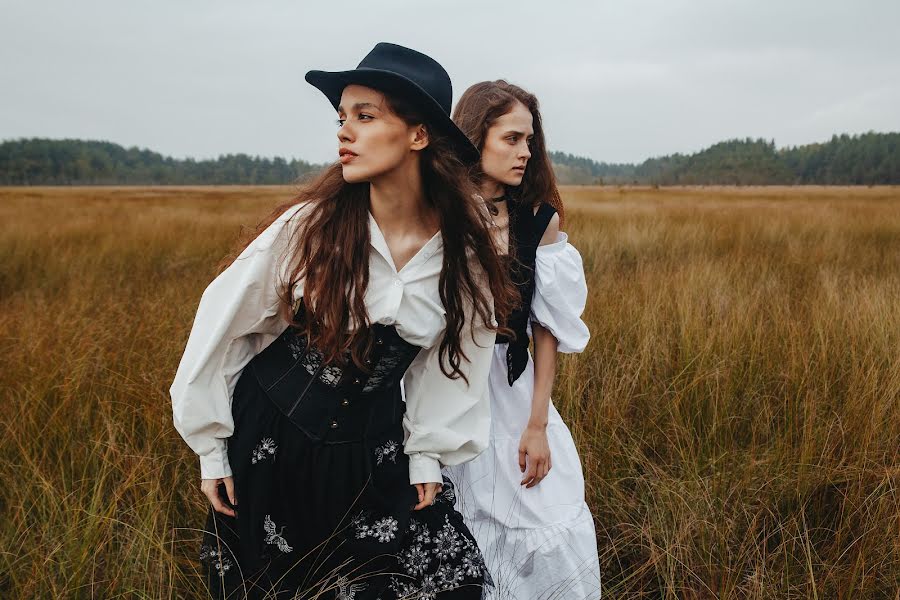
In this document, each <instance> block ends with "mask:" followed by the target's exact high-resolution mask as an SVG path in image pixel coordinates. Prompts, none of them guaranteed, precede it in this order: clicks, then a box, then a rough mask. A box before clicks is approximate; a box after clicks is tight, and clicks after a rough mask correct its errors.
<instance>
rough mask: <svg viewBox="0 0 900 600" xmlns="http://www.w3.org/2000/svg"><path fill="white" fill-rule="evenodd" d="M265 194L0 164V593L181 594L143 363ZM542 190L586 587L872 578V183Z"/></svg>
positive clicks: (875, 466)
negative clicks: (572, 278) (574, 272)
mask: <svg viewBox="0 0 900 600" xmlns="http://www.w3.org/2000/svg"><path fill="white" fill-rule="evenodd" d="M291 193H292V188H290V187H185V188H174V187H157V188H106V187H104V188H99V187H98V188H0V219H2V222H3V228H2V232H0V334H2V335H0V390H2V398H0V597H3V598H54V597H59V598H114V597H123V598H201V597H203V594H202V589H201V588H200V579H199V577H198V576H197V567H198V564H197V562H196V561H195V557H196V554H197V544H198V539H199V534H198V533H197V531H196V530H197V528H199V527H201V526H202V523H203V515H204V512H205V499H204V498H203V497H202V496H201V494H200V492H199V471H198V466H197V461H196V459H195V457H194V455H193V454H192V453H191V452H190V450H189V449H188V448H187V446H186V445H185V444H184V443H183V442H182V440H181V438H180V437H179V436H178V434H177V433H176V432H175V430H174V429H173V427H172V417H171V408H170V400H169V397H168V387H169V385H170V383H171V380H172V377H173V376H174V372H175V368H176V366H177V364H178V360H179V358H180V356H181V351H182V350H183V348H184V343H185V342H186V339H187V334H188V332H189V330H190V326H191V322H192V319H193V316H194V311H195V310H196V307H197V303H198V301H199V298H200V294H201V293H202V291H203V289H204V288H205V286H206V284H207V283H208V282H209V281H210V280H211V279H212V277H213V276H214V274H215V267H216V264H217V263H218V261H219V260H220V259H221V257H222V256H223V255H224V254H225V253H226V252H227V251H228V250H229V249H230V246H231V244H232V243H233V242H234V240H235V238H236V236H237V235H238V234H239V233H240V231H241V227H242V226H251V227H252V226H253V225H255V223H256V222H257V221H258V220H260V219H261V218H262V217H263V216H264V215H265V214H266V213H268V212H269V210H270V209H271V208H272V207H273V206H274V205H276V204H278V203H280V202H282V201H284V200H285V199H287V198H289V197H290V195H291ZM564 198H565V200H566V202H567V208H568V211H567V215H566V223H565V226H564V229H566V230H567V231H568V232H569V234H570V239H571V241H572V242H573V243H574V244H575V245H576V246H577V247H578V248H579V249H580V250H581V253H582V256H583V257H584V262H585V269H586V271H587V275H588V284H589V286H590V291H591V296H590V301H589V305H588V309H587V313H586V320H587V322H588V325H589V326H590V329H591V332H592V334H593V337H592V341H591V343H590V345H589V346H588V349H587V351H586V352H585V353H584V354H582V355H577V356H566V357H564V359H563V360H562V361H561V368H560V372H559V376H558V379H557V385H556V391H555V394H554V401H555V403H556V405H557V406H558V407H559V409H560V412H561V413H562V415H563V418H564V419H565V420H566V421H567V423H568V424H569V425H570V427H571V429H572V432H573V434H574V436H575V439H576V443H577V444H578V447H579V450H580V452H581V457H582V462H583V465H584V468H585V476H586V480H587V489H588V495H589V497H588V502H589V504H590V506H591V508H592V510H593V512H594V516H595V519H596V525H597V532H598V541H599V545H600V552H601V563H602V564H601V570H602V574H603V584H604V596H605V597H607V598H735V599H737V598H754V599H755V598H759V599H762V598H797V599H800V598H804V599H806V598H820V599H826V598H840V599H844V598H847V599H849V598H854V599H856V598H898V597H900V595H898V594H900V592H898V589H900V188H897V187H870V188H832V187H827V188H826V187H798V188H790V187H784V188H779V187H757V188H754V187H737V188H736V187H719V188H716V187H696V188H690V187H679V188H658V189H656V188H651V187H645V188H640V187H612V186H607V187H569V188H565V189H564ZM521 600H527V599H521Z"/></svg>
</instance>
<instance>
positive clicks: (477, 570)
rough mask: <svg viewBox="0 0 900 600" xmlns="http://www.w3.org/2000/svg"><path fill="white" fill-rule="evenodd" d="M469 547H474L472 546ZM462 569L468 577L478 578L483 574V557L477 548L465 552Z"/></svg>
mask: <svg viewBox="0 0 900 600" xmlns="http://www.w3.org/2000/svg"><path fill="white" fill-rule="evenodd" d="M469 545H471V546H474V544H469ZM462 569H463V571H464V572H465V574H466V575H468V576H469V577H479V576H481V575H482V574H483V573H484V571H485V567H484V556H482V554H481V552H480V551H479V550H478V548H474V549H470V550H466V553H465V555H464V556H463V558H462Z"/></svg>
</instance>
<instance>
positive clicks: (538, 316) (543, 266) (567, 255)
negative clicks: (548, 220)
mask: <svg viewBox="0 0 900 600" xmlns="http://www.w3.org/2000/svg"><path fill="white" fill-rule="evenodd" d="M568 240H569V238H568V236H567V235H566V234H565V233H564V232H559V233H558V234H557V236H556V241H555V242H554V243H552V244H547V245H544V246H539V247H538V249H537V256H536V258H535V269H534V284H535V285H534V296H532V299H531V321H533V322H535V323H538V324H540V325H541V326H543V327H544V328H545V329H548V330H549V331H550V333H552V334H553V337H555V338H556V339H557V341H558V342H559V345H558V346H557V351H558V352H566V353H569V352H581V351H583V350H584V348H585V347H586V346H587V343H588V341H589V340H590V337H591V333H590V331H589V330H588V327H587V324H586V323H585V322H584V321H583V320H582V318H581V315H582V314H583V313H584V308H585V305H586V304H587V282H586V281H585V276H584V266H583V264H582V260H581V254H579V253H578V250H577V249H576V248H575V247H574V246H573V245H572V244H570V243H569V242H568Z"/></svg>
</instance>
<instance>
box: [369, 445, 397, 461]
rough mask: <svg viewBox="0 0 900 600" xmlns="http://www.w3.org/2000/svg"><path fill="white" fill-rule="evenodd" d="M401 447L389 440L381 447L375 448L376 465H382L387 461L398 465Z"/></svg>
mask: <svg viewBox="0 0 900 600" xmlns="http://www.w3.org/2000/svg"><path fill="white" fill-rule="evenodd" d="M398 448H399V445H398V444H397V442H395V441H394V440H388V441H387V442H385V443H384V444H382V445H381V446H378V447H377V448H375V464H378V465H380V464H381V463H383V462H384V461H386V460H390V461H391V462H392V463H394V464H396V463H397V450H398Z"/></svg>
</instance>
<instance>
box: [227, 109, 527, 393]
mask: <svg viewBox="0 0 900 600" xmlns="http://www.w3.org/2000/svg"><path fill="white" fill-rule="evenodd" d="M385 100H386V102H387V104H388V106H389V107H390V108H391V110H393V112H394V113H395V114H397V115H398V116H399V117H400V118H401V119H403V121H404V122H406V123H407V124H409V125H415V124H424V125H425V127H426V129H427V130H428V133H429V143H428V146H427V147H426V148H424V149H423V150H421V154H420V156H421V160H420V165H421V174H422V181H423V184H424V191H425V201H426V202H427V203H428V205H429V206H431V207H434V208H435V209H436V211H437V213H438V215H439V219H440V228H441V237H442V240H443V245H444V249H443V267H442V269H441V275H440V282H439V292H440V298H441V302H442V304H443V307H444V310H445V311H446V319H447V327H446V330H445V332H444V335H443V337H442V339H441V343H440V357H441V361H440V363H441V370H442V371H443V372H444V374H445V375H447V376H448V377H451V378H456V377H459V376H462V377H463V379H466V378H465V375H463V373H462V371H461V370H460V368H459V367H460V363H461V360H462V359H468V357H467V356H466V355H465V353H464V352H463V351H462V350H461V348H460V339H461V336H462V335H463V327H464V324H465V321H466V312H468V311H471V313H472V319H471V322H470V331H469V334H470V335H471V334H472V333H473V330H474V328H475V326H476V321H478V322H479V323H482V324H485V325H486V326H487V327H489V328H491V329H497V327H496V326H494V325H493V324H492V323H493V320H492V314H496V317H497V321H498V322H500V323H504V322H505V321H506V316H507V315H508V314H509V312H510V309H511V303H512V301H513V298H514V295H515V288H514V287H513V286H512V283H511V282H510V280H509V276H508V274H507V273H506V270H505V269H504V268H503V263H502V259H501V258H500V256H499V254H498V252H497V248H496V246H495V242H494V240H493V236H492V235H491V234H490V231H489V221H488V216H487V213H486V211H485V210H484V207H483V206H482V204H481V201H480V198H479V197H478V196H477V190H476V188H475V185H474V183H473V181H472V178H471V168H470V167H468V166H467V165H465V164H464V163H463V162H462V161H461V160H460V159H459V157H458V156H457V154H456V152H455V151H454V150H453V149H452V147H451V146H450V144H449V142H448V140H447V139H446V138H445V137H443V136H442V135H440V134H439V133H438V132H436V131H435V129H434V128H432V127H429V124H428V122H427V120H426V119H425V118H423V117H422V115H421V114H419V113H418V112H417V111H416V110H415V109H414V107H413V106H412V105H411V104H410V103H408V102H406V101H404V100H402V99H399V98H394V97H390V96H388V95H387V94H385ZM301 202H308V203H310V206H309V207H308V208H307V209H304V210H301V211H299V212H300V214H301V215H302V220H303V223H302V224H300V225H301V226H300V227H295V228H293V229H294V235H293V236H292V239H291V240H289V242H288V251H287V253H286V255H285V257H284V260H287V261H288V265H290V268H289V269H285V270H284V271H282V272H287V273H289V274H290V275H289V279H288V281H286V282H284V286H283V289H280V290H279V295H280V296H281V300H282V302H281V307H280V310H281V315H282V316H283V317H284V318H285V320H287V321H288V322H290V323H291V324H292V325H294V326H296V327H298V328H300V329H301V330H302V331H304V333H305V334H306V335H308V336H309V343H310V344H311V345H315V346H317V347H318V348H319V350H321V351H322V352H323V354H324V355H325V360H326V361H337V362H339V363H340V362H343V361H344V360H345V358H346V357H349V358H350V359H352V361H353V362H354V363H355V364H356V365H357V366H359V367H360V368H363V369H365V366H364V364H365V363H364V361H365V356H366V355H367V354H368V352H369V351H370V349H371V340H370V339H369V338H370V336H369V332H368V326H369V325H370V322H369V318H368V313H367V311H366V306H365V302H364V299H365V295H366V288H367V286H368V284H369V252H370V246H369V244H370V238H369V216H368V215H369V212H368V210H369V183H347V182H346V181H344V177H343V174H342V167H341V165H340V163H334V164H332V165H330V166H329V167H327V168H326V169H325V170H324V172H322V173H321V174H319V175H318V176H317V177H315V179H313V180H312V181H311V182H309V183H308V184H306V185H303V186H302V187H301V189H300V190H299V192H298V193H297V195H296V196H295V197H294V198H293V199H292V200H291V201H290V202H288V203H285V204H283V205H281V206H278V207H276V208H275V209H274V211H273V212H272V213H271V214H270V215H269V216H268V217H267V218H266V219H265V220H264V221H263V222H261V223H260V224H259V225H258V226H257V228H256V231H255V232H254V233H253V237H254V238H255V237H256V236H257V235H259V233H260V232H262V230H263V229H265V228H266V227H268V226H269V225H270V224H272V223H273V222H274V221H275V220H276V219H277V218H278V217H279V216H280V215H281V214H283V213H284V212H285V211H286V210H287V209H289V208H290V207H292V206H294V205H296V204H297V203H301ZM294 218H295V217H294V216H293V215H292V216H291V219H294ZM298 233H299V234H298ZM247 243H249V240H247V241H245V243H242V244H241V247H245V246H246V245H247ZM236 252H237V253H239V252H240V249H236ZM234 255H236V254H234ZM230 258H231V257H229V259H230ZM471 259H474V260H471ZM226 260H228V259H226ZM301 280H302V281H303V305H304V308H305V314H306V318H305V319H302V320H301V321H295V319H294V308H295V307H293V306H292V294H291V290H292V289H293V287H294V285H296V284H297V283H298V282H299V281H301ZM488 292H490V293H488ZM491 300H493V312H492V310H491ZM501 331H503V329H501ZM445 363H446V364H445ZM447 365H449V368H448V366H447Z"/></svg>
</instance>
